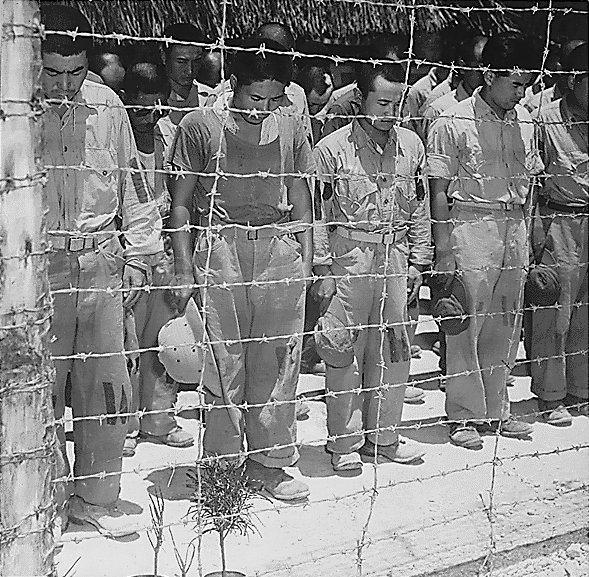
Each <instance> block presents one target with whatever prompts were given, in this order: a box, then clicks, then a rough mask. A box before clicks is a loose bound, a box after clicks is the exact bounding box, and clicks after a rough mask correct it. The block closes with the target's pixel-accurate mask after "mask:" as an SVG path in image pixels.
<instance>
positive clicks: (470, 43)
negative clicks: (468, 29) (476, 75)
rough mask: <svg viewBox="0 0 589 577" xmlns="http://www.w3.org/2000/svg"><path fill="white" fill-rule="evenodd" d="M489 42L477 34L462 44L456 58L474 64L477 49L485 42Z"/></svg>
mask: <svg viewBox="0 0 589 577" xmlns="http://www.w3.org/2000/svg"><path fill="white" fill-rule="evenodd" d="M488 40H489V39H488V38H487V37H486V36H482V35H481V34H475V35H474V36H470V37H469V38H467V39H466V40H464V41H463V42H461V43H460V45H459V46H458V49H457V51H456V56H457V57H458V58H459V59H461V60H463V61H464V62H466V63H468V62H474V61H475V56H476V54H475V53H476V51H477V47H478V46H479V45H480V44H481V43H483V42H485V43H486V42H488ZM483 50H484V48H483Z"/></svg>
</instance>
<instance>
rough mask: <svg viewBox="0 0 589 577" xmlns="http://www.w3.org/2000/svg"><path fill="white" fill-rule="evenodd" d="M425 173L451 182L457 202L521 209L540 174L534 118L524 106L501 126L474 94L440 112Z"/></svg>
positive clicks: (431, 135) (450, 190) (451, 193)
mask: <svg viewBox="0 0 589 577" xmlns="http://www.w3.org/2000/svg"><path fill="white" fill-rule="evenodd" d="M427 150H428V161H427V173H428V175H429V176H430V177H433V178H445V179H449V180H451V181H452V182H451V183H450V185H449V187H448V196H449V197H450V198H454V199H456V200H462V201H471V202H480V203H489V202H505V203H513V204H523V203H524V202H525V200H526V198H527V196H528V192H529V189H530V176H531V175H534V174H538V173H539V172H541V171H542V169H543V166H542V161H541V160H540V156H539V152H538V149H537V147H536V146H534V128H533V125H532V119H531V116H530V113H529V112H528V111H527V110H526V109H525V108H524V107H523V106H520V105H516V107H515V108H514V109H513V110H510V111H508V112H507V113H506V115H505V118H504V119H503V120H501V119H500V118H499V117H498V116H497V115H496V114H495V112H494V111H493V110H492V109H491V107H490V106H489V105H488V104H487V103H486V102H485V101H484V100H483V99H482V98H481V96H480V88H477V89H476V90H475V92H474V94H473V95H472V96H471V97H470V98H467V99H466V100H463V101H462V102H459V103H458V104H456V105H455V106H452V107H451V108H450V109H448V110H445V111H444V112H442V114H441V115H440V117H439V118H438V119H437V120H435V121H434V123H433V124H432V126H431V129H430V132H429V135H428V146H427Z"/></svg>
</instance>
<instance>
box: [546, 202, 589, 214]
mask: <svg viewBox="0 0 589 577" xmlns="http://www.w3.org/2000/svg"><path fill="white" fill-rule="evenodd" d="M540 205H541V206H544V207H546V208H549V209H550V210H555V211H557V212H566V213H568V214H587V213H589V205H585V206H569V205H568V204H560V203H558V202H554V201H552V200H545V199H544V200H541V201H540Z"/></svg>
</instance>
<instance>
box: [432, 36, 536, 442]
mask: <svg viewBox="0 0 589 577" xmlns="http://www.w3.org/2000/svg"><path fill="white" fill-rule="evenodd" d="M539 64H540V62H539V58H536V57H534V56H533V54H532V55H530V51H529V43H528V44H526V40H525V39H524V38H522V37H521V36H519V35H516V34H512V33H504V34H499V35H497V36H495V37H493V38H491V39H490V40H489V41H488V42H487V44H486V45H485V48H484V50H483V65H485V66H487V67H488V68H489V69H490V70H488V71H486V72H485V73H484V82H485V83H484V85H483V87H482V88H480V89H477V90H475V92H474V94H473V96H471V97H470V98H467V99H465V100H463V101H462V102H460V103H458V104H456V105H455V106H453V107H451V108H450V109H448V110H446V111H444V112H443V113H442V114H441V115H440V117H439V118H438V119H437V120H435V121H434V123H433V125H432V127H431V130H430V133H429V135H428V175H429V176H430V177H431V180H430V182H431V186H430V188H431V194H432V198H431V202H432V220H433V231H434V239H435V250H436V271H438V272H446V273H453V272H454V271H456V274H459V275H460V276H461V278H462V281H463V284H464V285H465V289H466V292H467V300H468V302H467V303H466V304H467V307H466V308H467V311H466V312H467V314H468V315H469V317H470V324H469V326H468V329H467V330H465V331H463V332H462V333H460V334H458V335H446V347H447V348H446V350H447V354H446V359H447V387H446V412H447V414H448V418H449V419H450V421H451V422H452V423H451V425H450V440H451V441H452V442H453V443H454V444H456V445H458V446H461V447H465V448H469V449H479V448H481V447H482V439H481V437H480V433H479V429H483V428H484V425H485V424H484V421H485V420H487V421H488V424H487V427H490V428H492V429H494V430H497V429H498V430H499V433H500V434H502V435H505V436H510V437H515V438H525V437H527V436H528V435H529V434H530V433H531V430H532V428H531V426H530V425H529V424H528V423H525V422H521V421H518V420H516V419H515V418H513V417H511V416H510V411H509V408H510V407H509V399H508V396H507V388H506V378H507V374H508V372H509V371H510V369H511V368H512V367H513V365H514V363H515V359H516V353H517V348H518V343H519V335H520V326H521V310H520V307H521V302H522V295H523V280H524V275H525V265H526V264H527V259H528V251H527V240H526V222H525V219H524V216H525V215H524V213H525V206H524V205H525V203H526V201H527V200H528V199H529V196H530V195H529V190H530V184H531V178H530V175H532V174H535V173H537V172H541V169H542V164H541V161H540V160H539V157H538V153H537V147H535V145H534V139H533V132H534V131H533V126H532V123H531V118H530V114H529V113H528V111H527V110H525V108H523V107H522V106H519V104H518V102H519V101H520V100H521V99H522V98H523V95H524V91H525V88H526V85H527V84H529V83H530V82H531V80H532V78H533V74H532V73H529V72H525V70H530V69H537V68H538V67H539ZM515 69H518V70H522V71H524V72H519V71H515V72H505V70H515ZM494 70H500V71H498V72H495V71H494ZM448 198H451V199H452V200H453V206H452V210H451V211H450V212H449V208H448Z"/></svg>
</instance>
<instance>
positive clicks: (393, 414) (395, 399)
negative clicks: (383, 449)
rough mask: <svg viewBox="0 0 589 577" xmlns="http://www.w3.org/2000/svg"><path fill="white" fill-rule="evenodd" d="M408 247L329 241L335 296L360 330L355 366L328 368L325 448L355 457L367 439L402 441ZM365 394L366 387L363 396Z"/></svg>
mask: <svg viewBox="0 0 589 577" xmlns="http://www.w3.org/2000/svg"><path fill="white" fill-rule="evenodd" d="M406 242H407V241H406V240H405V241H404V242H400V243H398V244H391V245H384V244H377V243H368V242H360V241H355V240H351V239H346V238H343V237H341V236H339V235H338V234H337V233H332V234H331V235H330V246H331V250H332V253H333V255H334V260H333V264H332V266H331V270H332V273H333V275H335V276H336V277H339V278H337V280H336V284H337V297H338V298H339V299H340V300H341V301H342V304H343V306H344V309H345V311H346V313H347V316H348V320H349V322H350V326H352V327H357V326H364V327H365V326H366V325H372V326H371V327H370V328H361V329H359V330H357V331H356V333H357V337H356V341H355V343H354V362H353V363H352V364H351V365H350V366H348V367H343V368H336V367H331V366H329V365H328V366H327V367H326V373H325V377H326V378H325V384H326V388H327V391H328V393H332V392H333V393H337V394H336V396H335V397H333V396H330V395H329V394H328V395H327V430H328V433H329V436H330V437H333V438H330V439H329V440H328V442H327V450H328V451H330V452H332V453H339V454H345V453H350V452H352V451H356V450H357V449H359V448H360V447H361V446H362V445H363V444H364V440H365V438H368V439H369V440H370V441H371V442H373V443H375V444H378V445H393V444H395V443H396V442H397V441H398V433H397V431H396V430H395V427H396V426H397V425H399V423H400V422H401V414H402V411H403V398H404V395H405V384H406V383H407V381H408V379H409V364H410V359H411V353H410V342H409V336H408V332H407V324H404V323H407V322H408V320H409V319H408V314H407V261H408V248H407V244H406ZM347 275H349V276H347ZM362 389H366V390H365V391H363V390H362Z"/></svg>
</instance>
